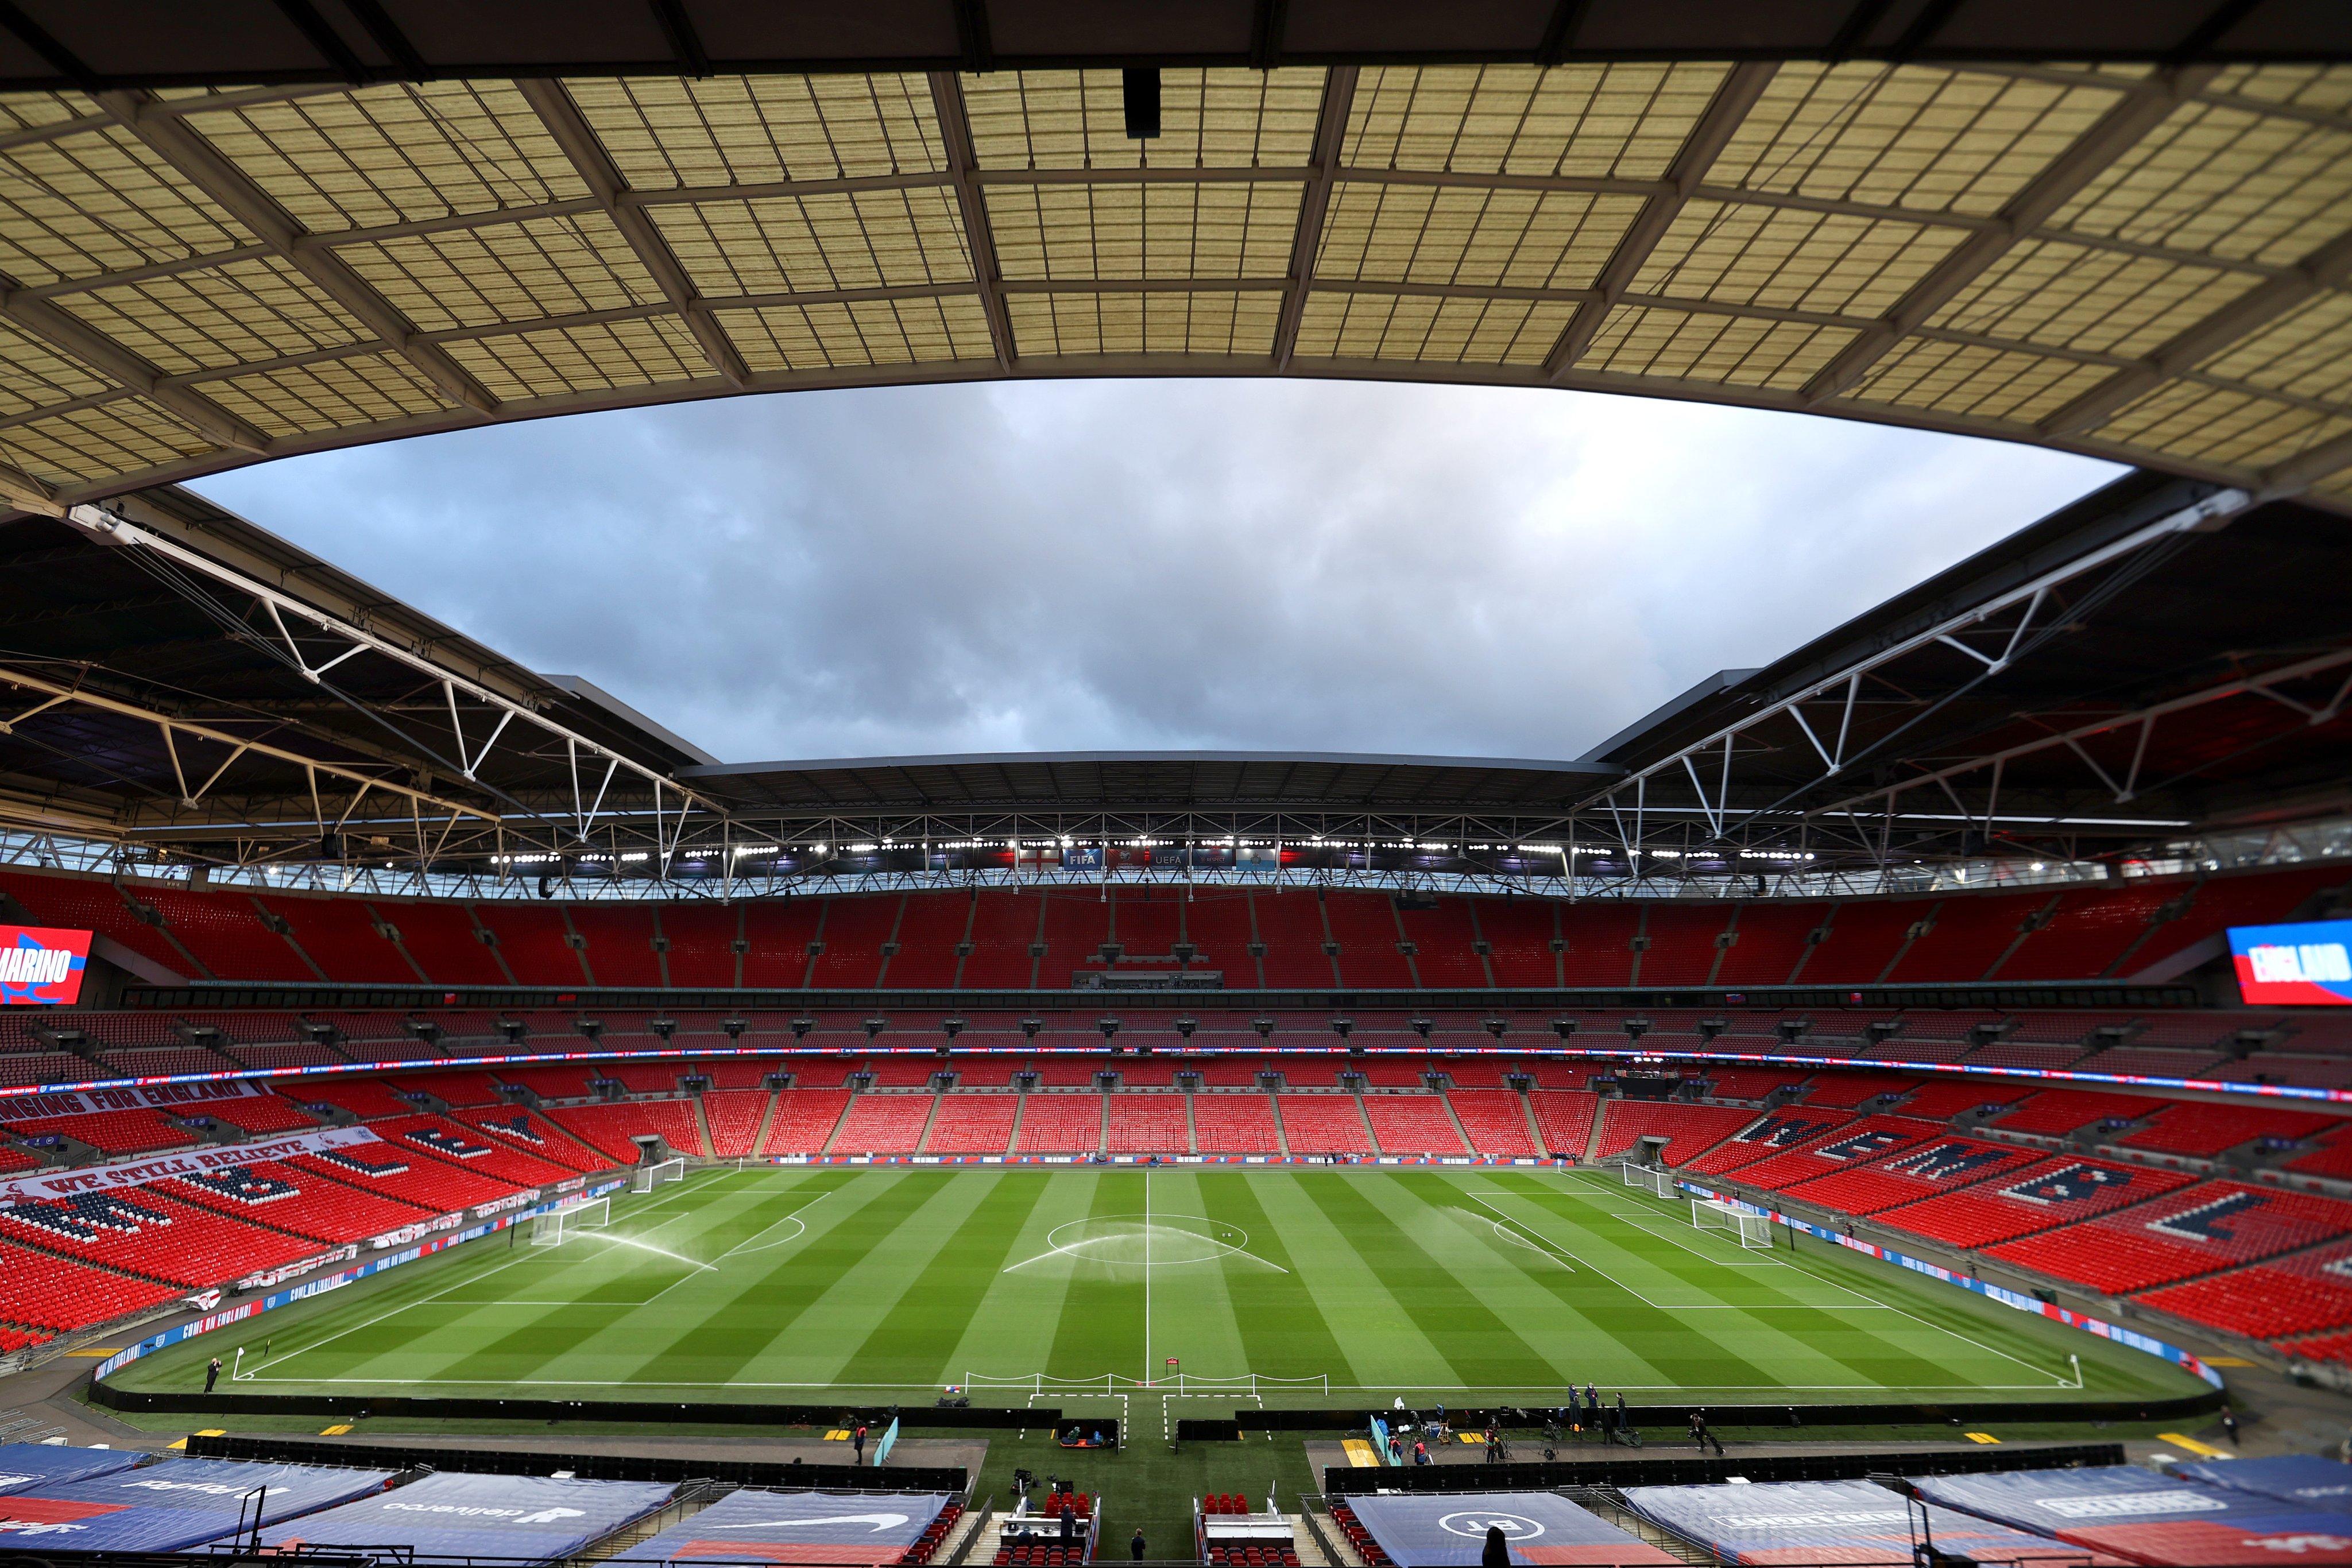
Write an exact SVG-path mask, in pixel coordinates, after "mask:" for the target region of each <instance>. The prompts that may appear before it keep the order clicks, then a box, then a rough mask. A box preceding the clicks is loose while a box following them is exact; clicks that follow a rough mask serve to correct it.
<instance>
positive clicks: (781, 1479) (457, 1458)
mask: <svg viewBox="0 0 2352 1568" xmlns="http://www.w3.org/2000/svg"><path fill="white" fill-rule="evenodd" d="M188 1457H189V1458H193V1459H260V1460H264V1461H267V1462H269V1463H273V1464H281V1465H359V1466H362V1467H365V1468H367V1469H381V1470H414V1469H434V1470H444V1471H455V1472H457V1473H459V1474H464V1475H486V1476H545V1475H552V1474H554V1473H555V1472H556V1471H557V1470H559V1469H562V1470H569V1471H571V1472H572V1474H573V1475H575V1476H577V1477H579V1478H580V1479H583V1480H592V1481H663V1482H677V1481H688V1480H713V1481H727V1482H730V1483H731V1484H733V1485H735V1486H745V1487H812V1488H818V1487H821V1488H824V1489H826V1490H834V1491H840V1490H863V1491H882V1490H887V1491H948V1492H961V1491H963V1490H966V1489H967V1488H968V1487H969V1486H970V1484H971V1478H970V1477H969V1476H967V1475H966V1474H965V1472H964V1469H963V1467H962V1466H961V1465H931V1466H915V1465H893V1466H890V1467H888V1468H887V1469H871V1468H861V1467H859V1466H856V1465H806V1464H793V1463H789V1462H787V1463H778V1462H776V1461H773V1460H769V1459H708V1458H681V1457H678V1456H677V1455H673V1454H541V1453H533V1452H531V1451H530V1450H529V1449H524V1448H433V1447H429V1446H427V1445H425V1444H421V1443H321V1442H320V1441H318V1440H317V1439H315V1438H308V1437H246V1436H243V1435H239V1434H236V1433H231V1434H229V1435H227V1436H225V1437H205V1436H202V1435H198V1436H196V1437H190V1438H189V1439H188Z"/></svg>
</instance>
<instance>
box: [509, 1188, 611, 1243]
mask: <svg viewBox="0 0 2352 1568" xmlns="http://www.w3.org/2000/svg"><path fill="white" fill-rule="evenodd" d="M612 1223H613V1200H612V1199H611V1198H609V1197H592V1198H590V1199H589V1200H588V1201H587V1202H586V1203H575V1204H573V1205H572V1206H571V1207H568V1208H559V1209H555V1210H552V1211H551V1212H550V1213H547V1214H542V1215H541V1216H540V1217H539V1218H537V1219H534V1220H532V1221H531V1223H530V1244H531V1245H532V1246H533V1247H560V1246H562V1244H563V1241H564V1239H565V1238H567V1237H569V1236H570V1235H571V1234H572V1232H573V1231H575V1230H602V1229H604V1227H606V1226H607V1225H610V1224H612Z"/></svg>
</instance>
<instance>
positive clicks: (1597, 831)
mask: <svg viewBox="0 0 2352 1568" xmlns="http://www.w3.org/2000/svg"><path fill="white" fill-rule="evenodd" d="M109 507H110V508H111V510H107V511H101V510H100V509H99V508H97V507H89V506H80V507H76V508H74V512H73V516H72V517H71V518H70V519H69V520H57V519H52V518H49V517H41V516H37V515H19V516H18V517H16V519H15V520H14V521H12V522H0V570H5V572H6V573H7V577H8V580H9V582H10V584H11V587H12V591H13V598H12V601H11V603H10V606H9V607H8V609H7V610H6V611H5V612H0V632H4V633H5V635H4V636H0V642H5V651H0V710H5V711H0V719H5V722H0V826H9V827H15V828H18V829H24V828H33V829H37V830H47V831H51V832H54V833H58V834H64V835H70V836H75V837H79V839H81V840H82V841H85V842H89V843H116V844H121V845H125V846H131V847H133V848H134V849H135V850H137V851H138V852H142V853H143V852H145V851H150V850H152V851H155V852H164V853H167V854H170V855H173V856H182V857H194V858H197V859H201V860H205V861H226V862H236V863H251V862H257V861H286V862H302V861H312V860H320V859H324V860H328V861H335V860H348V861H353V862H368V863H370V864H374V865H379V866H381V865H385V864H398V865H420V864H421V865H427V866H434V867H439V868H442V869H457V870H460V871H464V870H479V869H481V868H483V867H485V866H488V865H492V864H495V863H497V862H493V861H492V860H491V859H490V857H491V856H493V855H498V854H509V855H510V854H516V853H523V854H529V855H532V856H536V857H540V858H541V860H543V859H544V858H546V857H549V856H576V855H579V854H583V853H589V852H595V853H598V854H601V855H604V856H607V857H612V858H615V859H617V858H618V857H621V856H623V855H632V856H635V857H638V858H639V859H641V860H644V859H649V858H652V857H667V856H675V855H677V854H680V853H686V854H688V855H700V856H702V857H704V858H705V861H706V863H709V859H710V858H711V857H712V856H714V855H716V854H718V853H719V852H723V851H725V850H726V849H728V848H729V847H730V846H735V845H744V844H747V843H757V842H767V843H774V842H779V841H781V842H785V843H811V842H832V843H840V842H842V841H847V840H866V839H873V840H878V841H893V842H896V843H898V844H900V845H908V844H911V843H915V842H919V841H932V842H940V841H952V840H959V839H978V840H985V841H1003V839H1004V838H1005V837H1007V836H1008V835H1013V836H1024V835H1038V834H1047V835H1051V834H1061V835H1071V836H1078V837H1083V838H1087V839H1090V840H1091V839H1095V838H1114V839H1120V840H1124V839H1127V838H1129V837H1133V836H1138V835H1141V836H1148V837H1160V838H1171V837H1172V838H1177V839H1181V838H1186V837H1213V836H1225V835H1232V834H1236V833H1246V834H1251V835H1266V834H1272V835H1274V836H1276V837H1279V838H1281V839H1282V840H1283V841H1286V842H1303V841H1307V839H1308V838H1310V837H1312V836H1318V835H1327V834H1328V835H1332V836H1335V837H1358V838H1364V839H1376V840H1380V841H1390V840H1396V839H1409V840H1420V839H1423V838H1429V837H1435V838H1439V839H1442V840H1446V841H1451V840H1453V839H1455V838H1459V839H1461V840H1463V841H1465V842H1476V841H1507V842H1515V841H1554V840H1559V839H1564V838H1574V839H1576V841H1579V842H1581V843H1586V844H1597V845H1603V846H1605V845H1606V844H1608V843H1610V842H1612V841H1618V840H1622V841H1626V842H1627V843H1628V844H1637V845H1641V846H1646V847H1648V848H1650V849H1651V850H1653V851H1654V852H1672V853H1674V854H1676V855H1682V854H1687V853H1688V852H1691V851H1692V850H1693V849H1694V848H1696V847H1699V846H1705V845H1709V844H1714V845H1729V846H1734V847H1737V848H1739V849H1742V850H1759V851H1774V852H1806V853H1811V854H1813V855H1815V856H1817V857H1819V858H1820V859H1821V860H1822V861H1824V862H1841V863H1847V864H1853V863H1862V864H1870V863H1873V862H1878V863H1885V862H1887V861H1889V860H1890V858H1891V857H1892V856H1893V855H1895V853H1896V852H1900V853H1901V854H1902V856H1903V857H1904V858H1905V859H1906V860H1942V859H1953V858H1971V857H1975V856H1980V855H1985V854H1989V853H1990V854H2001V853H2022V854H2032V855H2039V854H2042V853H2043V852H2050V853H2053V854H2058V855H2061V856H2063V857H2066V858H2077V857H2079V856H2084V855H2090V854H2102V853H2107V854H2111V853H2115V852H2126V851H2130V850H2133V849H2134V848H2135V847H2137V846H2147V845H2150V844H2158V843H2162V842H2165V841H2170V840H2174V839H2177V838H2179V837H2180V836H2182V835H2183V834H2184V833H2186V832H2190V831H2204V830H2207V829H2211V828H2215V827H2228V826H2232V825H2237V824H2243V823H2250V822H2263V821H2289V820H2295V819H2309V818H2313V817H2317V816H2323V815H2330V814H2344V813H2347V812H2352V750H2347V747H2345V746H2344V745H2343V742H2342V731H2343V726H2344V724H2345V723H2346V722H2347V716H2346V710H2347V698H2352V622H2347V619H2346V617H2345V614H2344V594H2343V591H2342V587H2341V585H2342V584H2343V583H2344V582H2346V581H2347V580H2352V543H2347V538H2346V534H2345V525H2344V521H2343V519H2342V518H2341V517H2338V516H2336V515H2333V514H2330V513H2327V512H2323V511H2320V510H2317V509H2315V508H2313V507H2309V506H2306V505H2304V504H2302V503H2299V502H2295V501H2289V500H2273V501H2268V502H2256V501H2253V500H2252V498H2251V497H2248V496H2246V495H2245V493H2243V492H2242V491H2236V490H2231V489H2225V488H2222V487H2221V486H2215V485H2213V484H2211V483H2210V482H2207V481H2200V480H2194V479H2176V478H2171V477H2168V476H2162V475H2156V474H2147V473H2141V474H2134V475H2131V476H2126V477H2125V478H2123V479H2120V480H2118V481H2116V483H2114V484H2112V485H2110V486H2106V487H2105V488H2104V489H2102V490H2100V491H2099V492H2097V493H2096V494H2095V495H2092V496H2089V497H2084V499H2083V500H2081V501H2079V502H2077V503H2075V504H2074V505H2073V506H2071V507H2066V508H2064V509H2063V510H2062V511H2060V512H2058V513H2055V514H2053V516H2051V517H2047V518H2044V519H2043V520H2042V521H2041V522H2039V523H2036V524H2035V525H2033V526H2032V528H2027V529H2025V530H2023V531H2022V532H2021V533H2019V534H2017V535H2016V536H2014V537H2013V538H2009V539H2007V540H2004V541H2002V542H2001V543H2000V544H1998V545H1996V546H1994V547H1992V548H1991V549H1987V550H1985V551H1983V552H1981V553H1980V554H1979V555H1978V556H1976V557H1975V558H1973V559H1969V560H1967V561H1963V562H1961V563H1959V564H1958V565H1957V566H1955V567H1953V568H1952V569H1950V570H1948V571H1946V572H1943V573H1939V574H1938V575H1937V576H1936V577H1934V578H1931V579H1929V580H1927V581H1926V582H1924V583H1922V584H1920V585H1919V586H1917V587H1916V588H1914V589H1912V590H1909V591H1906V592H1904V593H1902V594H1899V595H1897V596H1896V597H1895V598H1894V599H1893V600H1891V601H1888V602H1887V603H1885V604H1884V605H1881V606H1880V607H1878V608H1877V609H1875V610H1874V611H1872V612H1869V613H1868V614H1866V615H1864V616H1861V617H1858V618H1857V619H1855V620H1854V621H1853V622H1850V623H1848V624H1847V625H1845V626H1843V627H1839V628H1837V629H1835V630H1833V631H1832V632H1827V633H1825V634H1823V635H1822V636H1821V637H1819V638H1816V639H1814V640H1813V641H1812V642H1811V643H1808V644H1807V645H1805V646H1804V647H1801V648H1799V649H1796V650H1794V651H1792V652H1791V653H1789V654H1788V655H1787V656H1786V657H1784V658H1782V659H1780V660H1779V661H1777V662H1775V663H1774V664H1771V665H1769V666H1767V667H1765V668H1763V669H1760V670H1734V671H1726V672H1723V673H1722V674H1718V675H1717V676H1715V677H1712V678H1710V679H1709V680H1707V681H1705V682H1702V683H1700V684H1699V685H1697V686H1696V687H1695V688H1693V690H1691V691H1689V692H1687V693H1685V694H1683V695H1681V696H1679V697H1677V698H1675V700H1673V701H1671V702H1669V703H1666V704H1664V705H1663V706H1661V707H1659V708H1658V709H1657V710H1656V711H1654V713H1652V714H1650V715H1649V716H1646V717H1645V718H1643V720H1642V721H1641V722H1639V723H1638V724H1636V725H1634V726H1633V727H1630V728H1628V729H1626V730H1625V731H1623V732H1622V733H1621V734H1619V735H1616V736H1613V737H1610V738H1609V739H1608V740H1606V741H1603V742H1602V743H1601V744H1600V745H1599V746H1598V747H1594V748H1593V749H1592V750H1591V752H1589V753H1588V754H1587V755H1586V756H1585V757H1583V758H1579V759H1576V760H1573V761H1540V760H1528V759H1521V758H1433V757H1405V756H1398V757H1387V756H1361V755H1349V754H1329V753H1304V752H1302V753H1281V754H1273V753H1261V752H1232V751H1221V752H1115V753H1112V752H1070V753H1033V754H1003V755H981V756H963V757H929V758H923V757H912V758H908V757H898V758H856V759H834V760H821V761H775V762H755V763H742V764H721V763H719V762H717V761H715V759H713V758H711V757H710V756H709V754H708V753H705V752H703V751H701V750H699V749H698V748H697V747H694V746H693V745H692V744H691V743H690V742H688V741H687V740H685V739H683V738H681V737H677V736H676V735H673V734H671V733H670V732H669V731H667V729H664V728H663V727H661V726H660V725H659V724H657V723H656V722H655V721H654V720H653V719H651V718H648V717H646V716H645V715H643V714H640V713H638V712H636V711H635V709H633V708H630V707H629V706H626V705H625V704H624V703H621V702H619V701H617V700H616V699H614V698H613V697H611V696H610V695H606V694H604V693H603V692H601V691H599V690H597V688H595V687H594V686H593V685H590V684H589V683H587V682H585V681H582V680H580V679H578V678H577V677H573V676H561V675H542V674H536V673H534V672H532V671H530V670H529V669H526V668H524V667H523V666H521V665H519V664H515V663H514V662H513V661H512V660H511V659H509V658H507V657H505V656H504V655H502V654H500V653H497V652H496V651H494V650H492V649H490V648H488V647H486V646H484V645H482V644H480V643H476V642H474V641H472V640H471V639H469V638H467V637H466V636H464V635H463V634H461V633H459V632H455V631H452V630H451V629H450V628H448V627H446V626H444V625H442V624H440V623H439V622H436V621H434V620H433V619H432V618H430V617H428V616H425V615H424V614H422V613H421V612H417V611H415V610H414V609H412V608H410V607H408V606H406V605H404V604H402V603H399V602H398V601H394V600H391V599H389V598H387V597H386V596H385V595H383V593H382V592H381V591H377V590H375V589H373V588H371V587H370V586H369V585H367V584H366V583H364V582H362V581H360V580H357V579H354V578H352V577H350V576H349V575H348V574H346V573H343V572H341V571H339V570H336V569H335V568H333V567H331V566H330V565H328V564H327V563H325V562H323V561H320V560H319V559H316V558H314V557H312V556H310V555H308V554H307V553H305V552H303V551H301V550H300V549H297V548H295V547H294V546H292V545H290V544H289V543H287V542H286V541H285V540H283V539H280V538H277V537H276V536H274V535H272V534H270V533H268V531H266V530H264V529H261V528H256V527H255V526H254V525H252V524H250V523H247V522H246V521H244V520H243V519H241V518H238V517H235V516H233V515H232V514H229V513H227V512H225V511H223V510H221V509H220V508H219V507H215V506H213V505H211V504H210V503H208V502H206V501H205V500H204V499H202V498H201V497H196V496H194V495H192V494H190V493H189V492H187V491H185V490H182V489H177V488H172V487H166V488H162V489H155V490H150V491H146V492H142V493H141V494H138V495H134V496H131V497H123V498H121V500H119V501H115V502H110V503H109ZM648 869H649V868H648Z"/></svg>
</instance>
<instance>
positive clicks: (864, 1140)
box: [833, 1094, 939, 1155]
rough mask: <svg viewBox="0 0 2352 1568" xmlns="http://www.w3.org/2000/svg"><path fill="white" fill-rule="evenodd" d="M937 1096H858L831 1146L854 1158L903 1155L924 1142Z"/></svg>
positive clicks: (842, 1121) (843, 1119)
mask: <svg viewBox="0 0 2352 1568" xmlns="http://www.w3.org/2000/svg"><path fill="white" fill-rule="evenodd" d="M938 1103H939V1096H938V1095H936V1094H861V1095H859V1096H858V1097H857V1098H856V1101H854V1102H853V1103H851V1105H850V1107H849V1114H848V1115H846V1116H845V1117H843V1118H842V1120H841V1131H840V1133H839V1134H837V1135H835V1138H834V1140H833V1142H834V1146H835V1148H837V1149H839V1150H841V1151H843V1152H844V1153H846V1154H853V1155H867V1154H871V1155H888V1154H903V1153H905V1152H907V1151H908V1150H911V1149H913V1148H916V1147H918V1146H919V1145H920V1144H921V1143H922V1141H923V1127H924V1125H925V1124H927V1123H929V1121H930V1119H931V1107H932V1106H934V1105H936V1104H938Z"/></svg>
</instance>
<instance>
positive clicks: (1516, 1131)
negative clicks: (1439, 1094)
mask: <svg viewBox="0 0 2352 1568" xmlns="http://www.w3.org/2000/svg"><path fill="white" fill-rule="evenodd" d="M1445 1098H1446V1099H1447V1100H1448V1101H1449V1102H1450V1103H1452V1104H1453V1106H1454V1115H1455V1116H1456V1117H1457V1118H1458V1119H1459V1120H1460V1121H1461V1123H1462V1130H1463V1131H1464V1132H1465V1133H1466V1134H1469V1135H1470V1147H1471V1150H1472V1152H1473V1153H1475V1154H1481V1155H1489V1156H1492V1157H1495V1158H1500V1159H1509V1158H1514V1157H1525V1156H1528V1155H1537V1154H1540V1153H1541V1152H1542V1151H1541V1150H1539V1149H1538V1148H1537V1147H1536V1145H1535V1137H1534V1135H1533V1134H1530V1133H1529V1132H1528V1116H1527V1110H1526V1102H1524V1101H1523V1100H1521V1099H1520V1098H1519V1096H1518V1095H1517V1092H1513V1091H1511V1090H1508V1089H1455V1090H1452V1091H1449V1092H1447V1094H1446V1096H1445Z"/></svg>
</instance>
